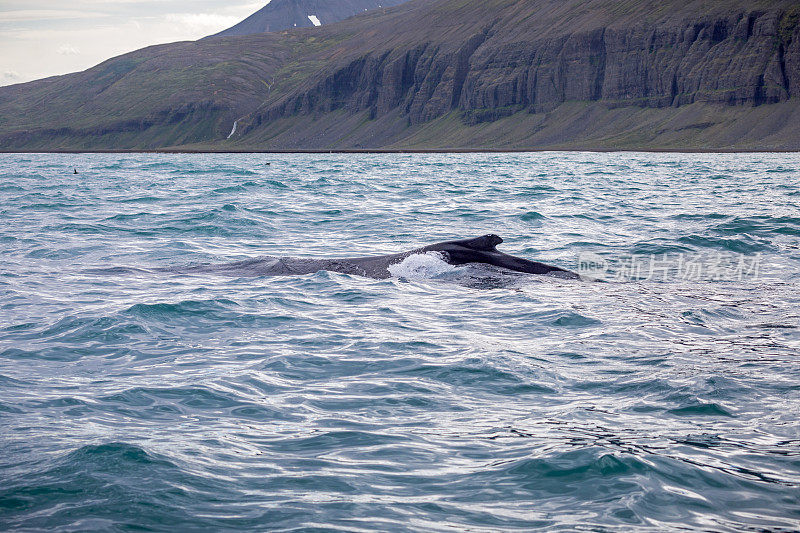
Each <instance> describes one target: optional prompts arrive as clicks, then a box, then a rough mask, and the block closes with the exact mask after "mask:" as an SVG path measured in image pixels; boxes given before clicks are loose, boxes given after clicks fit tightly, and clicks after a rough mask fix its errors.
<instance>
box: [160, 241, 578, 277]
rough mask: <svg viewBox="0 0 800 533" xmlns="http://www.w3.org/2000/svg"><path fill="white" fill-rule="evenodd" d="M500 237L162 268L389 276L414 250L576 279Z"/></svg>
mask: <svg viewBox="0 0 800 533" xmlns="http://www.w3.org/2000/svg"><path fill="white" fill-rule="evenodd" d="M502 242H503V239H501V238H500V237H498V236H497V235H484V236H482V237H476V238H474V239H463V240H458V241H447V242H440V243H436V244H431V245H428V246H423V247H422V248H416V249H414V250H410V251H407V252H401V253H397V254H389V255H378V256H368V257H345V258H341V259H306V258H298V257H258V258H254V259H246V260H244V261H237V262H234V263H226V264H223V265H201V266H192V267H183V268H164V269H158V270H160V271H167V272H174V273H217V274H223V275H225V274H227V275H234V276H289V275H302V274H312V273H314V272H318V271H320V270H327V271H331V272H339V273H342V274H352V275H358V276H365V277H369V278H376V279H385V278H389V277H391V276H392V274H391V271H390V270H389V267H391V266H392V265H396V264H399V263H401V262H402V261H403V260H405V259H406V258H408V257H410V256H412V255H415V254H427V253H435V254H437V255H438V256H439V257H440V258H441V259H442V260H443V261H445V262H446V263H448V264H450V265H465V264H469V263H483V264H488V265H493V266H495V267H500V268H505V269H508V270H513V271H515V272H524V273H527V274H551V275H555V276H557V277H560V278H569V279H578V278H579V276H578V274H576V273H574V272H571V271H569V270H565V269H563V268H560V267H557V266H552V265H546V264H544V263H538V262H536V261H530V260H528V259H524V258H522V257H515V256H513V255H508V254H506V253H503V252H500V251H498V250H497V245H498V244H500V243H502Z"/></svg>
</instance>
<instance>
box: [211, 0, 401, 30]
mask: <svg viewBox="0 0 800 533" xmlns="http://www.w3.org/2000/svg"><path fill="white" fill-rule="evenodd" d="M404 1H405V0H272V1H271V2H270V3H269V4H267V5H266V6H264V7H262V8H261V9H259V10H258V11H256V12H255V13H253V14H252V15H250V16H249V17H247V18H246V19H244V20H243V21H242V22H240V23H239V24H237V25H235V26H233V27H231V28H228V29H227V30H224V31H221V32H219V33H218V34H216V35H215V36H214V37H221V36H230V35H252V34H254V33H264V32H268V31H281V30H288V29H292V28H305V27H308V26H320V25H322V24H332V23H334V22H339V21H340V20H344V19H346V18H348V17H352V16H353V15H357V14H359V13H363V12H364V11H368V10H370V9H379V8H382V7H391V6H394V5H397V4H401V3H403V2H404Z"/></svg>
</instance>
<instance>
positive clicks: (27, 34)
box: [0, 0, 268, 86]
mask: <svg viewBox="0 0 800 533" xmlns="http://www.w3.org/2000/svg"><path fill="white" fill-rule="evenodd" d="M267 3H268V0H260V1H254V0H231V1H224V0H66V1H65V0H0V86H2V85H11V84H14V83H20V82H25V81H30V80H35V79H39V78H45V77H47V76H54V75H56V74H66V73H69V72H77V71H80V70H85V69H87V68H89V67H92V66H94V65H96V64H98V63H100V62H101V61H104V60H106V59H108V58H111V57H114V56H118V55H120V54H123V53H125V52H130V51H132V50H136V49H139V48H143V47H145V46H149V45H152V44H161V43H169V42H175V41H185V40H194V39H199V38H201V37H205V36H206V35H210V34H212V33H216V32H218V31H220V30H223V29H225V28H228V27H230V26H233V25H234V24H236V23H237V22H239V21H240V20H242V19H244V18H245V17H247V16H248V15H250V14H252V13H254V12H255V11H257V10H259V9H260V8H262V7H263V6H264V5H266V4H267Z"/></svg>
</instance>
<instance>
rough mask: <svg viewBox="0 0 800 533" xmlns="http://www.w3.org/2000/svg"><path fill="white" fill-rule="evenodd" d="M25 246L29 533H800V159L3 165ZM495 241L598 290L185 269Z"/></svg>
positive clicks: (4, 351)
mask: <svg viewBox="0 0 800 533" xmlns="http://www.w3.org/2000/svg"><path fill="white" fill-rule="evenodd" d="M73 168H76V169H77V170H78V172H79V173H78V174H77V175H76V174H73ZM0 222H1V223H0V253H1V254H2V255H1V256H0V257H1V258H2V262H0V529H2V530H40V529H48V530H56V531H91V530H102V531H132V530H136V531H193V530H204V531H225V530H228V531H232V530H247V531H259V530H261V531H376V530H379V531H473V532H477V531H530V530H532V529H539V528H541V529H545V530H553V531H575V530H586V531H631V530H640V531H669V530H673V531H677V530H686V529H690V530H704V531H792V530H798V529H800V359H799V358H798V355H799V352H800V329H799V328H800V291H798V282H800V155H798V154H736V155H733V154H702V155H688V154H643V153H625V154H596V153H537V154H431V155H418V154H417V155H415V154H396V155H388V154H382V155H367V154H365V155H340V154H330V155H328V154H323V155H301V154H293V155H292V154H270V155H267V154H238V155H230V154H207V155H203V154H195V155H158V154H142V155H135V154H122V155H120V154H100V155H97V154H96V155H69V154H67V155H35V154H24V155H0ZM487 233H496V234H498V235H500V236H502V237H503V238H504V239H505V242H504V243H503V244H502V245H500V249H501V250H503V251H506V252H508V253H513V254H515V255H519V256H523V257H526V258H530V259H535V260H539V261H543V262H547V263H551V264H556V265H558V266H562V267H564V268H569V269H572V270H577V271H579V272H580V273H582V274H583V276H584V277H583V279H581V280H565V279H555V278H549V277H546V276H532V275H521V274H517V273H511V272H504V271H502V270H499V269H495V268H493V267H487V266H481V265H466V266H463V267H453V266H451V265H448V264H446V263H444V262H443V261H442V260H441V259H440V258H438V257H436V256H431V255H415V256H412V257H411V258H409V259H408V260H406V262H404V263H403V264H400V265H396V266H394V267H393V268H392V273H393V274H394V276H393V277H392V278H390V279H385V280H376V279H369V278H362V277H358V276H350V275H346V274H338V273H331V272H324V271H322V272H318V273H315V274H309V275H303V276H294V277H282V276H272V277H269V276H253V275H248V272H241V273H239V274H237V273H236V272H234V273H233V274H230V275H220V274H219V273H214V272H205V273H203V272H195V273H180V272H177V271H176V272H164V271H159V270H158V269H169V268H173V267H178V268H180V267H186V266H196V265H208V264H210V265H217V264H225V263H229V262H234V261H240V260H243V259H248V258H256V257H259V256H295V257H317V258H322V257H345V256H353V255H369V254H373V253H375V254H383V253H393V252H398V251H404V250H409V249H413V248H414V247H417V246H422V245H427V244H430V243H434V242H438V241H443V240H450V239H457V238H466V237H476V236H480V235H483V234H487Z"/></svg>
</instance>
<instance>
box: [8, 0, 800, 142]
mask: <svg viewBox="0 0 800 533" xmlns="http://www.w3.org/2000/svg"><path fill="white" fill-rule="evenodd" d="M278 1H279V0H273V2H278ZM292 1H299V0H292ZM320 1H321V0H320ZM370 1H372V0H370ZM378 1H380V0H378ZM270 5H273V4H272V3H271V4H270ZM275 5H276V6H277V5H278V3H276V4H275ZM234 123H235V124H236V125H237V127H236V128H235V135H230V134H231V131H232V130H234V128H233V125H234ZM165 147H170V148H180V147H193V148H199V149H216V148H219V149H243V150H248V149H284V148H286V149H297V148H303V149H330V148H381V147H394V148H402V147H414V148H439V149H441V148H499V147H502V148H526V149H528V148H540V147H548V148H552V147H560V148H566V147H568V148H604V149H608V148H662V147H669V148H705V149H712V148H734V147H736V148H740V147H746V148H748V149H752V148H769V149H775V148H783V149H800V6H798V4H797V0H748V1H747V2H745V1H744V0H716V1H715V2H706V1H704V0H480V1H478V0H411V1H409V2H405V3H403V4H401V5H399V6H397V7H394V8H392V9H386V10H383V9H379V10H371V11H368V12H366V13H365V14H363V15H359V16H357V17H353V18H349V19H347V20H345V21H342V22H339V23H336V24H330V25H324V26H322V27H319V28H306V29H296V30H292V31H285V32H280V33H274V32H273V33H261V34H257V35H246V36H223V37H216V38H207V39H203V40H201V41H198V42H194V43H175V44H172V45H163V46H158V47H152V48H148V49H143V50H140V51H137V52H134V53H131V54H127V55H125V56H121V57H119V58H115V59H113V60H109V61H108V62H105V63H103V64H101V65H98V66H97V67H95V68H93V69H89V70H88V71H85V72H82V73H77V74H72V75H68V76H62V77H56V78H52V79H48V80H41V81H38V82H33V83H30V84H22V85H17V86H10V87H3V88H0V149H6V150H15V149H52V148H65V149H66V148H71V149H93V148H148V149H154V148H165Z"/></svg>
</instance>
